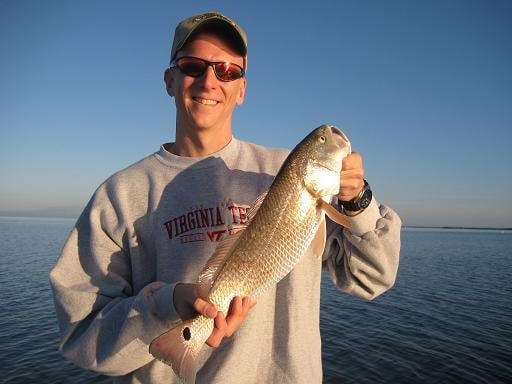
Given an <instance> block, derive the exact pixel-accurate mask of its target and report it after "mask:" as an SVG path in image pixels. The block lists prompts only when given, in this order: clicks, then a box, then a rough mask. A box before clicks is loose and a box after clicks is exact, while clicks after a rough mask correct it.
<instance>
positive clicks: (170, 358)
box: [149, 316, 213, 384]
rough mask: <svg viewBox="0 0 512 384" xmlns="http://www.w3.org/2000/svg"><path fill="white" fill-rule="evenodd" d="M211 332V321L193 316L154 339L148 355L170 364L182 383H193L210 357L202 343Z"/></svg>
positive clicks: (208, 349) (207, 349)
mask: <svg viewBox="0 0 512 384" xmlns="http://www.w3.org/2000/svg"><path fill="white" fill-rule="evenodd" d="M212 330H213V319H209V318H207V317H204V316H197V317H195V318H194V319H191V320H188V321H184V322H183V323H180V324H179V325H177V326H176V327H174V328H171V329H170V330H169V331H167V332H165V333H163V334H161V335H160V336H158V337H157V338H155V339H154V340H153V341H152V342H151V345H150V346H149V352H150V353H151V354H152V355H153V356H154V357H155V358H157V359H158V360H160V361H162V362H164V363H165V364H167V365H170V366H171V367H172V369H173V370H174V372H175V373H176V375H177V376H179V377H180V379H181V380H182V381H183V383H186V384H193V383H195V379H196V374H197V371H198V370H199V369H200V368H201V367H202V366H203V364H204V363H205V362H206V360H207V359H208V357H209V356H210V348H208V346H207V345H206V340H207V339H208V337H209V336H210V334H211V333H212Z"/></svg>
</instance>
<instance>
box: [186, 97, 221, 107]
mask: <svg viewBox="0 0 512 384" xmlns="http://www.w3.org/2000/svg"><path fill="white" fill-rule="evenodd" d="M192 99H193V100H194V101H196V102H198V103H200V104H203V105H217V104H219V102H218V101H217V100H212V99H203V98H202V97H193V98H192Z"/></svg>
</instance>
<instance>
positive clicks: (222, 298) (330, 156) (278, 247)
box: [150, 125, 351, 383]
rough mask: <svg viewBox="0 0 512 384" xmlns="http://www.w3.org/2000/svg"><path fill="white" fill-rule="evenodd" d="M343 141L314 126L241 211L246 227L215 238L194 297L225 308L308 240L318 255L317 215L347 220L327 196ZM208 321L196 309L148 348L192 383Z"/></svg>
mask: <svg viewBox="0 0 512 384" xmlns="http://www.w3.org/2000/svg"><path fill="white" fill-rule="evenodd" d="M350 152H351V146H350V141H349V140H348V138H347V137H346V136H345V134H344V133H343V132H342V131H340V130H339V129H338V128H336V127H333V126H330V125H322V126H320V127H318V128H317V129H315V130H314V131H312V132H311V133H310V134H309V135H308V136H306V137H305V138H304V139H303V140H302V141H301V142H300V143H299V144H298V145H297V146H296V147H295V148H294V149H293V150H292V151H291V152H290V154H289V155H288V157H287V158H286V160H285V161H284V163H283V165H282V167H281V169H280V170H279V172H278V174H277V175H276V177H275V179H274V181H273V183H272V185H271V186H270V189H269V190H268V192H267V193H266V194H265V195H262V196H261V197H260V198H258V199H257V200H256V202H255V204H254V205H253V207H252V208H251V209H250V210H249V211H248V213H247V216H248V218H249V220H248V223H249V224H248V226H247V228H246V229H244V230H242V231H240V232H238V233H236V234H235V235H232V236H230V237H229V238H228V239H227V240H225V241H224V242H222V243H221V244H220V245H219V246H218V248H217V250H216V251H215V253H214V255H213V256H212V257H211V259H210V260H209V261H208V263H207V264H206V266H205V267H204V268H203V271H202V272H201V274H200V276H199V279H198V286H199V289H198V292H199V296H201V297H202V298H203V299H205V300H207V301H209V302H210V303H212V304H214V305H215V307H216V308H217V309H218V310H219V311H222V312H223V313H227V312H228V309H229V306H230V303H231V300H232V299H233V298H234V297H235V296H248V297H251V298H254V299H256V298H257V297H258V296H259V295H260V294H261V293H262V292H264V291H265V290H266V289H267V288H269V287H270V286H272V285H273V284H276V283H277V282H279V281H280V280H281V279H282V278H283V277H285V276H286V275H287V274H288V273H289V272H290V271H291V270H292V269H293V268H294V266H295V265H296V264H297V263H298V261H299V260H300V258H301V257H302V256H303V255H304V254H305V252H306V250H307V249H308V248H309V247H310V246H312V249H313V253H314V254H316V255H317V256H319V257H320V256H321V255H322V253H323V248H324V246H325V221H324V218H325V214H327V215H328V216H329V217H330V218H331V219H332V220H334V221H336V222H338V223H339V224H341V225H344V226H349V224H348V221H347V219H346V218H345V217H344V216H343V215H341V214H340V213H339V212H338V211H337V210H336V209H334V207H333V206H332V205H330V202H331V200H332V197H333V196H335V195H337V194H338V192H339V186H340V172H341V165H342V160H343V158H344V157H345V156H347V155H348V154H350ZM213 327H214V321H213V319H210V318H207V317H205V316H202V315H198V316H196V317H194V318H193V319H191V320H188V321H185V322H183V323H181V324H179V325H178V326H176V327H174V328H172V329H171V330H169V331H168V332H166V333H164V334H162V335H161V336H159V337H157V338H156V339H155V340H153V342H152V343H151V345H150V352H151V354H153V356H155V357H156V358H157V359H159V360H161V361H163V362H165V363H166V364H169V365H170V366H171V367H172V368H173V369H174V371H175V373H176V374H177V375H178V376H179V377H180V378H181V379H182V381H184V382H185V383H194V382H195V377H196V373H197V371H198V370H199V369H200V368H201V366H202V365H203V364H204V362H205V361H206V359H207V358H208V357H209V350H210V348H208V347H207V345H206V344H205V342H206V340H207V339H208V337H209V336H210V335H211V333H212V330H213Z"/></svg>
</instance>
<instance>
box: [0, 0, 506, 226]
mask: <svg viewBox="0 0 512 384" xmlns="http://www.w3.org/2000/svg"><path fill="white" fill-rule="evenodd" d="M179 4H183V5H179ZM179 4H178V2H174V1H173V2H171V1H162V0H160V1H158V0H154V1H148V2H142V1H120V0H117V1H115V0H109V1H100V0H91V1H82V2H78V1H44V2H43V1H30V0H26V1H14V0H11V1H8V0H6V1H1V2H0V55H1V60H0V162H1V167H0V214H4V215H5V214H9V215H52V216H55V215H56V216H63V215H65V216H72V217H73V216H76V215H78V214H79V212H80V211H81V210H82V208H83V207H84V206H85V204H86V202H87V200H88V199H89V198H90V196H91V194H92V193H93V192H94V190H95V189H96V187H97V186H98V185H99V184H100V183H101V182H102V181H103V180H104V179H106V178H107V177H108V176H110V175H111V174H112V173H114V172H115V171H117V170H119V169H121V168H124V167H126V166H127V165H129V164H131V163H133V162H135V161H137V160H139V159H140V158H142V157H144V156H146V155H148V154H150V153H152V152H154V151H156V150H157V149H158V147H159V145H160V144H161V143H163V142H168V141H172V140H173V138H174V119H175V114H174V104H173V100H172V99H170V98H169V97H168V96H167V94H166V92H165V87H164V84H163V71H164V69H165V67H166V66H167V64H168V56H169V51H170V45H171V41H172V36H173V33H174V28H175V26H176V24H177V23H178V22H179V21H180V20H181V19H183V18H185V17H187V16H190V15H192V14H196V13H200V12H203V11H208V10H219V11H221V12H223V13H225V14H227V15H228V16H230V17H232V18H234V19H235V20H236V21H238V23H239V24H241V25H242V26H243V27H244V29H245V30H246V32H247V34H248V37H249V68H248V69H249V70H248V74H247V78H248V93H247V95H246V100H245V103H244V105H243V106H241V107H239V108H238V110H237V111H236V113H235V119H234V130H235V134H236V136H237V137H238V138H240V139H244V140H249V141H253V142H257V143H259V144H264V145H268V146H274V147H287V148H291V147H293V146H294V145H295V144H296V143H297V142H298V141H299V140H300V139H301V138H302V137H303V136H305V135H306V134H307V133H308V132H309V131H310V130H312V129H313V128H315V127H317V126H318V125H320V124H323V123H330V124H334V125H337V126H339V127H341V128H342V129H343V130H344V131H345V132H346V133H347V135H348V136H349V138H350V139H351V141H352V144H353V147H354V149H355V150H357V151H359V152H360V153H361V154H362V155H363V158H364V161H365V168H366V176H367V179H368V180H369V182H370V183H371V185H372V186H373V189H374V191H375V195H376V197H377V199H378V200H379V201H381V202H383V203H386V204H388V205H390V206H392V207H393V208H395V209H396V210H397V211H398V212H399V213H400V215H401V216H402V218H403V221H404V224H406V225H426V226H458V225H461V226H489V227H512V193H511V191H512V177H511V170H510V169H511V167H512V155H511V150H510V146H511V143H512V70H511V68H512V23H511V22H510V21H511V20H512V2H510V1H507V0H503V1H498V0H487V1H485V0H480V1H475V0H449V1H446V0H431V1H426V0H425V1H419V0H402V1H398V0H395V1H377V0H374V1H370V0H352V1H343V0H339V1H324V0H317V1H315V2H296V1H294V2H292V1H273V0H272V1H257V2H256V1H254V2H243V1H217V2H212V1H188V2H179Z"/></svg>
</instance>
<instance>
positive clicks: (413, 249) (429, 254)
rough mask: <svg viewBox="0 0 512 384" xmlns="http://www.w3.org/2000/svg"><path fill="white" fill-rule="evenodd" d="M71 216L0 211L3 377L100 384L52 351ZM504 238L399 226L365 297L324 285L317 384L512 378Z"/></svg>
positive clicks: (508, 240)
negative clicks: (390, 278) (385, 269)
mask: <svg viewBox="0 0 512 384" xmlns="http://www.w3.org/2000/svg"><path fill="white" fill-rule="evenodd" d="M73 224H74V221H73V220H65V219H27V218H1V217H0V262H1V265H2V267H1V269H0V288H1V295H0V305H1V308H2V310H3V311H2V316H0V362H1V364H0V382H1V383H106V382H110V381H111V380H110V379H108V378H106V377H103V376H100V375H97V374H94V373H91V372H87V371H83V370H81V369H78V368H76V367H74V366H73V365H72V364H71V363H69V362H67V361H65V360H64V359H63V358H62V357H61V356H60V354H59V352H58V350H57V345H58V338H59V336H58V330H57V324H56V320H55V313H54V309H53V301H52V297H51V291H50V287H49V284H48V272H49V270H50V268H51V267H52V265H53V264H54V262H55V260H56V258H57V255H58V253H59V251H60V249H61V247H62V245H63V243H64V240H65V238H66V237H67V235H68V233H69V230H70V229H71V227H72V226H73ZM511 261H512V233H510V232H505V233H501V232H499V231H460V230H459V231H448V230H412V229H405V230H403V231H402V258H401V264H400V270H399V275H398V279H397V282H396V284H395V287H394V288H393V289H391V290H390V291H389V292H387V293H386V294H384V295H382V296H381V297H379V298H377V299H376V300H374V301H373V302H365V301H362V300H360V299H357V298H354V297H351V296H348V295H345V294H340V293H338V292H337V291H336V290H335V288H334V287H333V285H332V284H331V282H330V281H329V279H328V278H327V276H325V277H326V278H325V279H324V282H323V291H322V313H321V328H322V335H323V356H324V372H325V375H324V376H325V377H324V382H325V383H391V382H393V383H416V382H417V383H509V382H512V363H511V362H512V300H511V299H510V297H511V294H512V279H511V277H512V263H511Z"/></svg>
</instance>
